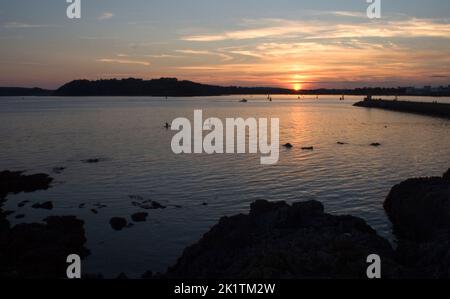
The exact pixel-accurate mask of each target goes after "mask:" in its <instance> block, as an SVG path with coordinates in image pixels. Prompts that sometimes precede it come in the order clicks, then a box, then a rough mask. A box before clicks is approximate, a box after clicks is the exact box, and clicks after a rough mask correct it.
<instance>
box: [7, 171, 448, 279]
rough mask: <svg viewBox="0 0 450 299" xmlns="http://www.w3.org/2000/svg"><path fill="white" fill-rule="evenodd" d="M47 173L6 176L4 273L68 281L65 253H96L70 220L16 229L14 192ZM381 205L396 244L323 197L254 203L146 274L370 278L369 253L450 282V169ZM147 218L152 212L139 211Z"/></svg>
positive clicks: (395, 268) (411, 272) (40, 183)
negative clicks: (11, 207)
mask: <svg viewBox="0 0 450 299" xmlns="http://www.w3.org/2000/svg"><path fill="white" fill-rule="evenodd" d="M51 182H52V178H51V177H49V176H48V175H45V174H37V175H24V174H23V173H22V172H9V171H4V172H0V278H65V270H66V266H67V264H66V257H67V256H68V255H69V254H73V253H76V254H79V255H80V256H81V257H82V258H84V257H86V256H87V255H88V254H89V250H88V249H86V248H85V247H84V244H85V242H86V238H85V231H84V223H83V221H81V220H78V219H77V218H75V217H73V216H67V217H48V218H46V219H44V221H43V223H32V224H20V225H16V226H14V227H11V225H10V223H9V221H8V220H7V216H8V215H9V214H10V212H8V211H4V210H3V209H2V205H3V203H4V201H5V200H6V196H7V195H8V194H14V193H19V192H33V191H36V190H45V189H48V188H50V187H51V186H50V184H51ZM384 207H385V209H386V212H387V214H388V216H389V218H390V220H391V221H392V223H393V227H394V233H395V234H396V236H397V238H398V247H397V248H396V249H395V250H394V249H393V248H392V246H391V245H390V243H389V242H388V241H387V240H385V239H383V238H382V237H380V236H378V235H377V233H376V232H375V231H374V230H373V229H372V228H371V227H370V226H369V225H367V224H366V222H365V221H364V220H362V219H360V218H357V217H353V216H335V215H330V214H327V213H325V212H324V207H323V205H322V204H321V203H320V202H317V201H308V202H299V203H294V204H292V205H288V204H287V203H284V202H274V203H270V202H267V201H263V200H261V201H256V202H254V203H253V204H252V205H251V210H250V213H249V214H248V215H237V216H233V217H224V218H222V219H221V220H220V221H219V223H218V224H217V225H215V226H214V227H213V228H212V229H211V230H210V231H209V232H208V233H206V234H205V235H204V236H203V238H202V239H201V240H200V241H199V242H198V243H197V244H194V245H192V246H190V247H188V248H186V250H185V251H184V253H183V255H182V256H181V257H180V259H179V260H178V262H177V263H176V265H174V266H173V267H171V268H169V269H168V271H167V273H165V274H162V275H156V276H152V274H151V272H148V273H147V274H146V276H145V277H146V278H149V277H150V278H190V279H193V278H200V279H201V278H210V279H211V278H234V279H242V278H258V279H261V278H287V279H303V278H340V279H342V278H362V279H363V278H367V276H366V270H367V266H368V264H367V261H366V259H367V256H369V255H371V254H378V255H379V256H380V257H381V259H382V275H383V278H447V279H448V278H450V170H449V171H447V173H445V174H444V176H443V177H434V178H419V179H410V180H407V181H405V182H403V183H401V184H399V185H397V186H395V187H393V188H392V190H391V192H390V194H389V196H388V197H387V199H386V201H385V203H384ZM135 216H136V217H137V218H139V219H137V218H136V219H137V220H141V218H142V219H144V218H145V217H146V215H145V213H143V214H142V215H135Z"/></svg>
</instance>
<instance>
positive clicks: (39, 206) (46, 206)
mask: <svg viewBox="0 0 450 299" xmlns="http://www.w3.org/2000/svg"><path fill="white" fill-rule="evenodd" d="M32 207H33V209H44V210H52V209H53V203H52V202H51V201H47V202H44V203H36V204H34V205H33V206H32Z"/></svg>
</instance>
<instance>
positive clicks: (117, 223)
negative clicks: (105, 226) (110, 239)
mask: <svg viewBox="0 0 450 299" xmlns="http://www.w3.org/2000/svg"><path fill="white" fill-rule="evenodd" d="M109 224H111V227H112V228H113V229H114V230H116V231H119V230H122V229H124V228H125V227H126V226H127V224H128V222H127V220H126V219H125V218H122V217H113V218H111V220H110V221H109Z"/></svg>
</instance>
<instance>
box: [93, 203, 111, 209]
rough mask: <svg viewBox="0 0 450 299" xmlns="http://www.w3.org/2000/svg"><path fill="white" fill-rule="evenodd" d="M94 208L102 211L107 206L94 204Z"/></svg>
mask: <svg viewBox="0 0 450 299" xmlns="http://www.w3.org/2000/svg"><path fill="white" fill-rule="evenodd" d="M94 207H96V208H99V209H104V208H107V207H108V206H107V205H105V204H103V203H96V204H95V205H94Z"/></svg>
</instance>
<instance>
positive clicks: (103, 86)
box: [0, 78, 450, 97]
mask: <svg viewBox="0 0 450 299" xmlns="http://www.w3.org/2000/svg"><path fill="white" fill-rule="evenodd" d="M242 94H249V95H270V94H293V95H300V94H302V95H308V94H313V95H336V94H339V95H368V94H370V95H392V96H402V95H422V96H450V88H444V87H442V88H437V89H414V88H410V87H397V88H382V87H373V88H369V87H364V88H356V89H311V90H299V91H295V90H292V89H287V88H278V87H240V86H218V85H209V84H201V83H196V82H192V81H186V80H183V81H182V80H178V79H176V78H160V79H152V80H143V79H136V78H128V79H107V80H96V81H90V80H74V81H71V82H69V83H66V84H64V85H63V86H61V87H59V88H58V89H56V90H46V89H41V88H36V87H35V88H16V87H0V96H78V97H84V96H156V97H190V96H220V95H242Z"/></svg>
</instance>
